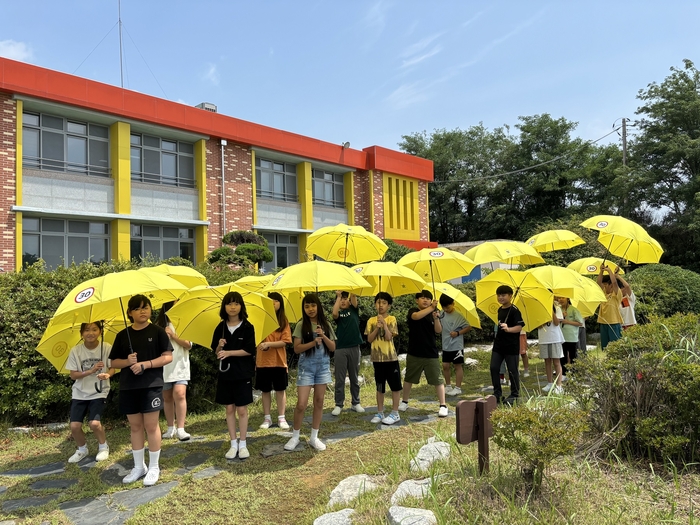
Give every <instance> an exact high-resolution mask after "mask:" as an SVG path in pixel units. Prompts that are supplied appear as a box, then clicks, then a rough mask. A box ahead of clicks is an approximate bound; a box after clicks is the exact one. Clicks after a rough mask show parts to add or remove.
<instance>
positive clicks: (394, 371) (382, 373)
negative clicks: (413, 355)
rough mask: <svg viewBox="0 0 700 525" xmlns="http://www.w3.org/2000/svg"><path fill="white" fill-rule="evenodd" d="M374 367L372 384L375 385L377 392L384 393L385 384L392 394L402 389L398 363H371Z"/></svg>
mask: <svg viewBox="0 0 700 525" xmlns="http://www.w3.org/2000/svg"><path fill="white" fill-rule="evenodd" d="M372 364H373V365H374V382H375V383H376V384H377V392H380V393H382V394H383V393H384V392H386V383H389V388H390V389H391V391H392V392H398V391H399V390H401V389H403V384H402V382H401V367H400V366H399V362H398V361H384V362H379V363H372Z"/></svg>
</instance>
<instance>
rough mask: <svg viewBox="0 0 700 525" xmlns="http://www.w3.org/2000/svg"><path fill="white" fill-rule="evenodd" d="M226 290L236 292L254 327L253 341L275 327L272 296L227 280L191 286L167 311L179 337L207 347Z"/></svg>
mask: <svg viewBox="0 0 700 525" xmlns="http://www.w3.org/2000/svg"><path fill="white" fill-rule="evenodd" d="M228 292H238V293H240V294H241V296H242V297H243V301H244V302H245V307H246V311H247V312H248V321H250V322H251V324H252V325H253V326H254V327H255V342H256V344H257V343H260V342H261V341H262V340H263V339H265V338H266V337H267V336H268V335H270V334H271V333H272V332H274V331H275V330H277V328H279V324H277V315H276V313H275V307H274V305H273V304H272V299H269V298H268V297H266V296H264V295H262V294H259V293H256V292H251V291H248V290H246V289H245V288H241V287H240V286H238V285H236V284H234V283H228V284H223V285H221V286H197V287H195V288H192V289H191V290H189V291H187V292H186V293H185V294H184V295H183V296H182V297H181V298H180V300H178V302H177V303H176V304H175V306H173V307H172V308H171V309H170V310H169V311H168V317H169V318H170V321H171V322H172V323H173V325H174V326H175V330H176V331H177V333H178V335H179V337H181V338H182V339H186V340H188V341H193V342H195V343H197V344H198V345H201V346H203V347H205V348H209V347H210V345H211V341H212V337H213V335H214V329H215V328H216V326H217V325H218V324H219V323H220V322H221V317H220V316H219V312H220V311H221V301H222V300H223V298H224V296H225V295H226V294H227V293H228Z"/></svg>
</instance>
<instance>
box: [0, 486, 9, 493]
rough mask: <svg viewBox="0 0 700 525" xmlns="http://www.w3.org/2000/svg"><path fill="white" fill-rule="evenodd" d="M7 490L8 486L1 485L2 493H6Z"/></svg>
mask: <svg viewBox="0 0 700 525" xmlns="http://www.w3.org/2000/svg"><path fill="white" fill-rule="evenodd" d="M5 491H7V487H5V486H0V494H2V493H4V492H5Z"/></svg>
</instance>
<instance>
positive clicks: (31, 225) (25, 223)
mask: <svg viewBox="0 0 700 525" xmlns="http://www.w3.org/2000/svg"><path fill="white" fill-rule="evenodd" d="M22 229H23V230H24V231H26V232H38V231H39V219H37V218H35V217H24V218H23V219H22Z"/></svg>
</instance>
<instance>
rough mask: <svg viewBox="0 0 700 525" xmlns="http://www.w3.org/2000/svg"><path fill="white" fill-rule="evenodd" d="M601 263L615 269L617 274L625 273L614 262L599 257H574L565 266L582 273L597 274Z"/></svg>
mask: <svg viewBox="0 0 700 525" xmlns="http://www.w3.org/2000/svg"><path fill="white" fill-rule="evenodd" d="M602 264H605V265H607V266H609V267H610V268H611V269H612V270H613V271H617V273H619V274H624V273H625V271H624V270H623V269H622V268H620V267H619V266H618V265H617V264H615V263H614V262H612V261H605V260H603V259H601V258H600V257H584V258H583V259H576V260H575V261H574V262H572V263H571V264H569V265H568V266H567V268H569V269H570V270H574V271H575V272H578V273H580V274H582V275H598V273H599V272H600V266H601V265H602ZM618 268H619V270H618Z"/></svg>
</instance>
